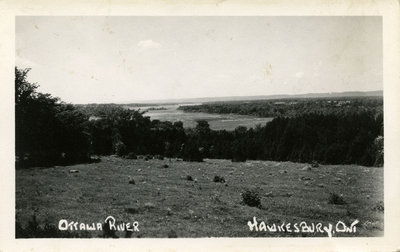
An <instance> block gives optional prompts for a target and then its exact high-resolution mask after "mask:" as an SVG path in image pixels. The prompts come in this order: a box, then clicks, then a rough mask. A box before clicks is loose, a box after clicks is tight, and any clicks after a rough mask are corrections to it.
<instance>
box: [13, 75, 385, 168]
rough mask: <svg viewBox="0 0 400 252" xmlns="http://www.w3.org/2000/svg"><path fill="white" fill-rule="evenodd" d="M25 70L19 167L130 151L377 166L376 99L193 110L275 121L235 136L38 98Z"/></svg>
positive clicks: (118, 109)
mask: <svg viewBox="0 0 400 252" xmlns="http://www.w3.org/2000/svg"><path fill="white" fill-rule="evenodd" d="M28 72H29V69H24V70H20V69H17V68H16V69H15V91H16V92H15V109H16V156H17V166H39V165H40V166H46V165H53V164H67V163H72V162H83V161H85V160H87V159H88V157H89V156H90V155H91V154H97V155H109V154H117V155H119V156H122V157H125V156H126V155H127V154H128V153H133V154H134V155H136V154H138V155H147V154H149V155H162V156H166V157H181V158H183V159H184V160H186V161H202V160H203V158H221V159H231V160H232V161H246V160H249V159H253V160H254V159H258V160H276V161H294V162H312V161H317V162H319V163H326V164H360V165H367V166H371V165H375V166H382V165H383V112H382V110H381V106H382V100H380V99H378V98H352V99H350V101H349V100H348V98H340V99H337V100H335V101H333V100H328V99H309V100H299V101H296V102H293V101H292V102H286V103H284V104H282V103H281V101H275V102H271V101H268V102H265V101H263V102H255V103H252V102H250V103H233V105H232V104H216V105H215V104H208V105H206V106H203V105H200V107H196V106H193V107H194V111H197V110H196V108H201V109H203V108H207V111H206V112H212V111H217V112H219V113H225V112H235V113H236V112H237V113H244V114H248V113H249V112H248V111H250V110H251V111H253V112H252V113H255V114H257V115H261V114H260V113H261V112H259V111H262V110H263V109H266V110H267V111H270V112H271V111H275V112H273V113H272V114H268V115H274V116H275V118H274V119H273V120H272V121H271V122H269V123H267V124H266V125H264V126H261V125H258V126H256V127H255V128H250V129H247V128H245V127H238V128H236V129H235V130H234V131H226V130H219V131H215V130H211V129H210V126H209V124H208V122H207V121H204V120H200V121H198V122H197V126H196V127H195V128H191V129H184V128H183V124H182V122H174V123H172V122H168V121H159V120H150V118H149V117H145V116H143V113H144V112H141V111H137V110H132V109H128V108H124V107H122V106H120V105H116V104H89V105H70V104H64V103H62V102H60V101H59V99H57V98H54V97H52V96H51V95H49V94H42V93H40V92H37V87H38V86H37V85H35V84H31V83H29V82H28V81H27V74H28ZM238 108H240V109H241V110H243V111H242V112H241V110H240V111H236V109H238ZM224 109H226V110H224ZM249 109H250V110H249ZM208 110H212V111H208ZM297 110H298V114H295V113H294V111H297ZM224 111H225V112H224ZM257 111H258V112H257ZM270 112H268V113H270ZM262 115H264V114H262ZM265 115H267V114H265ZM280 115H284V116H280Z"/></svg>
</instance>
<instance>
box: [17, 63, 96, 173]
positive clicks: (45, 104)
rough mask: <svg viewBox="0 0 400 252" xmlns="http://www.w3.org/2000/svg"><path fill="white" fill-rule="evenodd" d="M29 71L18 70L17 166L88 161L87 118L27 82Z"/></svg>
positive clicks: (70, 106)
mask: <svg viewBox="0 0 400 252" xmlns="http://www.w3.org/2000/svg"><path fill="white" fill-rule="evenodd" d="M29 71H30V69H23V70H21V69H18V68H15V131H16V134H15V138H16V141H15V143H16V161H17V163H16V165H17V167H25V166H39V165H40V166H48V165H53V164H56V163H58V164H67V163H73V162H82V161H85V160H86V159H87V157H88V155H87V154H88V152H87V150H88V147H89V142H88V133H87V131H86V130H85V124H86V123H87V118H86V117H85V115H83V114H82V113H80V112H78V111H77V110H75V108H74V107H73V106H72V105H69V104H64V103H61V102H60V101H59V99H58V98H54V97H52V96H51V95H50V94H42V93H40V92H37V88H38V86H37V85H36V84H31V83H29V82H28V81H27V74H28V72H29Z"/></svg>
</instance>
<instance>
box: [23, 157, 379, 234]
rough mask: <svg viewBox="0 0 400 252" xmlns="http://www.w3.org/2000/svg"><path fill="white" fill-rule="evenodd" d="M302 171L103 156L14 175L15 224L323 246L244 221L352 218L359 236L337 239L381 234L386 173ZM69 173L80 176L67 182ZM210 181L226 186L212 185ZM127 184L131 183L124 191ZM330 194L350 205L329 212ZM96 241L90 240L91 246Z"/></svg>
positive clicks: (277, 165)
mask: <svg viewBox="0 0 400 252" xmlns="http://www.w3.org/2000/svg"><path fill="white" fill-rule="evenodd" d="M165 165H168V168H164V166H165ZM305 166H306V164H300V163H291V162H272V161H247V162H243V163H233V162H231V161H229V160H205V161H204V162H202V163H189V162H183V161H179V160H176V159H172V160H169V159H165V160H155V159H150V160H148V161H145V160H143V159H138V160H127V159H122V158H118V157H114V156H107V157H101V162H99V163H91V164H80V165H73V166H65V167H60V166H57V167H51V168H32V169H26V170H16V219H17V221H18V222H19V223H21V224H22V225H27V223H28V221H29V220H30V219H31V216H32V215H33V214H35V215H36V217H37V220H38V222H39V223H40V224H41V225H43V224H44V223H49V224H52V225H55V226H58V221H59V220H60V219H67V220H69V221H77V222H83V223H89V224H90V223H92V222H95V223H97V222H104V219H105V218H106V217H107V216H109V215H112V216H113V217H115V218H116V219H117V221H123V222H133V221H138V222H139V230H140V231H139V232H134V233H133V234H132V237H274V236H322V237H326V236H327V235H326V233H325V234H320V233H294V232H292V233H288V232H250V231H249V227H248V226H247V222H248V221H250V220H252V219H253V217H254V216H255V217H257V220H260V221H264V222H265V223H266V224H273V223H276V224H281V223H283V222H285V223H292V224H293V223H296V222H297V223H300V222H301V221H306V222H308V223H311V222H314V223H317V222H322V223H324V224H328V223H332V224H333V225H334V226H335V225H336V223H337V222H338V221H343V222H345V223H346V224H348V225H350V223H351V222H353V221H354V220H355V219H357V220H359V221H360V222H359V223H358V224H357V226H356V227H357V231H356V233H339V234H335V235H334V236H341V237H342V236H361V237H364V236H381V235H383V215H384V212H383V168H375V167H362V166H356V165H321V166H320V167H318V168H311V170H306V169H303V168H304V167H305ZM72 169H73V170H78V171H79V173H70V172H69V171H70V170H72ZM187 175H190V176H191V177H192V178H193V181H190V180H188V179H187ZM216 175H218V176H222V177H224V178H225V180H226V182H225V183H216V182H213V178H214V176H216ZM128 176H131V177H132V178H133V179H134V180H135V184H130V183H128V182H129V179H128ZM251 188H256V189H257V190H258V192H259V195H260V197H261V207H250V206H247V205H245V204H243V202H242V196H241V193H242V192H243V191H244V190H245V189H251ZM330 193H336V194H338V195H340V194H342V195H343V199H344V201H345V202H346V203H345V204H342V205H338V204H330V203H328V198H329V197H330ZM101 234H102V232H101V231H90V236H92V237H98V236H100V235H101ZM117 235H118V236H119V237H123V236H124V233H123V232H117Z"/></svg>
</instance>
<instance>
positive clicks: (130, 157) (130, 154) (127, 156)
mask: <svg viewBox="0 0 400 252" xmlns="http://www.w3.org/2000/svg"><path fill="white" fill-rule="evenodd" d="M125 158H126V159H137V156H136V154H135V153H133V152H129V153H128V155H126V156H125Z"/></svg>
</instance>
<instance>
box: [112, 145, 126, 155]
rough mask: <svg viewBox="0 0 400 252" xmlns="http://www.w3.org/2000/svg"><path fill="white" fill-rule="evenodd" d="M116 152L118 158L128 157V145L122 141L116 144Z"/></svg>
mask: <svg viewBox="0 0 400 252" xmlns="http://www.w3.org/2000/svg"><path fill="white" fill-rule="evenodd" d="M114 150H115V154H117V156H119V157H122V156H124V155H126V153H127V150H126V145H125V144H124V143H123V142H122V141H119V142H117V143H116V144H115V146H114Z"/></svg>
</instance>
